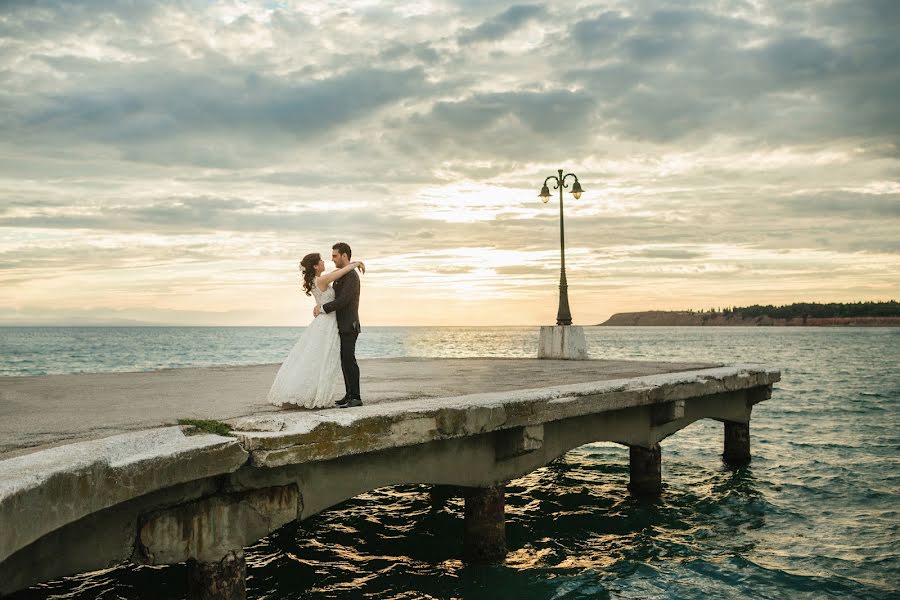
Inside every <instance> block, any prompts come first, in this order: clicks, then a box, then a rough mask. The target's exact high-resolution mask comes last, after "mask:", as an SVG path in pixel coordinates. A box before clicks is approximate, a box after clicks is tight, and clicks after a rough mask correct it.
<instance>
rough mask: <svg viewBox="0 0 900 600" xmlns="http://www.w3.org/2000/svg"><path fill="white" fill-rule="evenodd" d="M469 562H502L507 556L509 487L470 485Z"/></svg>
mask: <svg viewBox="0 0 900 600" xmlns="http://www.w3.org/2000/svg"><path fill="white" fill-rule="evenodd" d="M465 498H466V516H465V537H464V540H463V548H464V549H463V555H464V557H463V558H464V560H465V561H466V562H474V563H484V562H501V561H502V560H503V559H504V558H506V517H505V515H504V510H505V508H506V496H505V487H504V486H502V485H493V486H490V487H484V488H466V490H465Z"/></svg>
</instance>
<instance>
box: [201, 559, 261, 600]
mask: <svg viewBox="0 0 900 600" xmlns="http://www.w3.org/2000/svg"><path fill="white" fill-rule="evenodd" d="M187 566H188V594H187V597H188V600H245V599H246V598H247V563H246V562H245V561H244V551H243V550H237V551H234V552H229V553H228V554H226V555H225V556H224V557H223V558H222V560H220V561H218V562H214V563H203V562H198V561H196V560H190V561H188V563H187Z"/></svg>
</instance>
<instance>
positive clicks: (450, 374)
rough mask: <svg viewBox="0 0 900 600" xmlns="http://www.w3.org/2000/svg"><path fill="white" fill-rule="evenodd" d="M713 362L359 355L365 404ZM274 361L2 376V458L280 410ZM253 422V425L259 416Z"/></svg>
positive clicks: (553, 383)
mask: <svg viewBox="0 0 900 600" xmlns="http://www.w3.org/2000/svg"><path fill="white" fill-rule="evenodd" d="M713 366H718V365H714V364H709V363H664V362H640V361H611V360H592V361H577V362H572V361H550V360H544V361H538V360H534V359H504V358H489V359H445V358H431V359H425V358H391V359H370V360H361V361H360V368H361V371H362V382H361V384H362V391H363V398H364V399H365V402H366V404H378V403H382V402H396V401H402V400H411V399H416V400H417V399H427V398H441V397H453V396H463V395H467V394H474V393H486V392H499V391H512V390H520V389H527V388H540V387H548V386H557V385H560V384H566V383H583V382H588V381H602V380H609V379H622V378H629V377H639V376H643V375H653V374H657V373H671V372H676V371H687V370H691V369H701V368H707V367H713ZM277 370H278V365H256V366H249V367H214V368H202V369H200V368H198V369H169V370H163V371H154V372H149V373H104V374H84V375H51V376H45V377H0V458H6V457H9V456H14V455H16V454H22V453H25V452H30V451H33V450H34V449H38V448H47V447H51V446H54V445H58V444H60V443H69V442H72V441H77V440H84V439H96V438H101V437H105V436H110V435H115V434H119V433H123V432H126V431H137V430H141V429H148V428H151V427H159V426H161V425H167V424H168V425H171V424H174V423H176V422H177V420H178V419H180V418H197V419H218V420H227V419H234V418H237V417H241V416H246V415H260V414H261V413H274V414H275V415H276V416H280V415H282V414H284V412H285V411H283V410H282V409H280V408H278V407H275V406H272V405H270V404H268V403H266V401H265V398H266V394H267V393H268V391H269V386H270V385H271V383H272V380H273V379H274V378H275V373H276V372H277ZM260 423H261V422H260Z"/></svg>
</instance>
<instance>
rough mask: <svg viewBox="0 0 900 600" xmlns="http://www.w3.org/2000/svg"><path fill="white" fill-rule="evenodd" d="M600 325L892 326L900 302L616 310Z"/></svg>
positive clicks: (898, 323) (899, 318)
mask: <svg viewBox="0 0 900 600" xmlns="http://www.w3.org/2000/svg"><path fill="white" fill-rule="evenodd" d="M600 325H619V326H636V325H638V326H666V325H681V326H704V325H706V326H728V325H742V326H748V325H750V326H754V325H772V326H789V327H791V326H800V327H802V326H807V327H839V326H849V327H859V326H869V327H885V326H887V327H896V326H900V303H898V302H897V301H895V300H890V301H888V302H854V303H830V304H819V303H815V302H813V303H795V304H787V305H784V306H772V305H766V306H761V305H759V304H756V305H753V306H746V307H737V306H735V307H732V308H724V309H710V310H700V311H693V310H682V311H664V310H650V311H644V312H628V313H616V314H614V315H613V316H611V317H610V318H609V319H608V320H607V321H605V322H603V323H600Z"/></svg>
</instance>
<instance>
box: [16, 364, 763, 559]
mask: <svg viewBox="0 0 900 600" xmlns="http://www.w3.org/2000/svg"><path fill="white" fill-rule="evenodd" d="M779 379H780V372H779V371H778V370H776V369H771V368H767V367H763V366H760V365H732V366H728V367H716V368H711V369H701V370H695V371H683V372H676V373H665V374H659V375H648V376H643V377H636V378H629V379H619V380H608V381H600V382H592V383H582V384H572V385H563V386H554V387H550V388H537V389H530V390H516V391H513V392H499V393H488V394H472V395H468V396H459V397H452V398H436V399H435V398H432V399H425V400H407V401H400V402H394V403H385V404H376V405H370V406H363V407H360V408H357V409H351V410H347V411H338V410H332V411H330V413H329V414H325V413H323V412H306V413H302V414H297V415H287V416H285V417H284V424H283V425H284V426H283V427H282V429H283V431H278V432H271V431H269V432H246V431H235V432H233V434H234V435H235V436H236V437H223V436H218V435H214V434H201V435H192V436H185V435H184V433H183V432H182V429H181V428H180V427H162V428H157V429H149V430H144V431H138V432H130V433H124V434H120V435H116V436H112V437H107V438H102V439H99V440H88V441H83V442H75V443H71V444H66V445H63V446H58V447H54V448H49V449H46V450H42V451H38V452H34V453H31V454H26V455H22V456H16V457H12V458H8V459H4V460H0V562H2V561H4V560H5V559H6V558H8V557H9V556H10V555H11V554H12V553H13V552H15V551H17V550H19V549H21V548H23V547H25V546H26V545H28V544H30V543H31V542H33V541H35V540H37V539H38V538H40V537H41V536H43V535H46V534H47V533H49V532H51V531H54V530H56V529H58V528H59V527H62V526H63V525H66V524H68V523H71V522H73V521H76V520H78V519H80V518H82V517H84V516H86V515H88V514H91V513H93V512H96V511H99V510H102V509H104V508H108V507H110V506H114V505H116V504H119V503H121V502H124V501H126V500H130V499H132V498H137V497H140V496H142V495H144V494H148V493H151V492H154V491H157V490H160V489H163V488H166V487H169V486H172V485H177V484H179V483H185V482H189V481H192V480H197V479H203V478H206V477H212V476H215V475H224V474H227V473H231V472H234V471H237V470H238V469H239V468H240V467H241V466H243V465H245V464H247V463H248V462H250V464H253V465H254V466H268V467H271V466H282V465H286V464H292V463H298V462H306V461H316V460H327V459H330V458H336V457H338V456H345V455H351V454H360V453H364V452H375V451H379V450H384V449H387V448H393V447H401V446H410V445H415V444H419V443H425V442H428V441H433V440H436V439H449V438H453V437H462V436H466V435H476V434H479V433H485V432H488V431H495V430H498V429H505V428H509V427H516V426H522V425H534V424H538V423H542V422H547V421H552V420H557V419H563V418H569V417H572V416H579V415H584V414H591V413H597V412H606V411H611V410H618V409H621V408H626V407H630V406H641V405H648V404H654V403H658V402H665V401H670V400H677V399H681V398H689V397H693V396H700V395H708V394H714V393H718V392H721V391H732V390H739V389H747V388H751V387H758V386H764V385H772V384H773V383H775V382H777V381H778V380H779ZM260 418H262V419H271V418H272V414H271V413H267V414H265V415H260ZM247 419H248V418H244V420H245V421H246V422H248V423H252V417H251V418H249V421H248V420H247ZM268 426H269V427H271V424H269V425H268ZM267 444H269V445H272V446H274V448H272V449H269V448H267ZM301 502H302V500H301ZM302 510H303V509H302V505H301V507H299V512H302Z"/></svg>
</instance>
